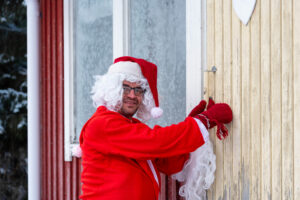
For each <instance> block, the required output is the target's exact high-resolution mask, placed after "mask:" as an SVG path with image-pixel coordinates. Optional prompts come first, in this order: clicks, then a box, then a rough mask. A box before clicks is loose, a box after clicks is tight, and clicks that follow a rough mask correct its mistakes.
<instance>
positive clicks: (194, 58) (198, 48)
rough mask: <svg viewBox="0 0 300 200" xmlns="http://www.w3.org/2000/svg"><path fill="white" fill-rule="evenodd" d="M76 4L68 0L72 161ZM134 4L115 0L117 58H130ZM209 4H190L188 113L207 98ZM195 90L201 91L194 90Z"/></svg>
mask: <svg viewBox="0 0 300 200" xmlns="http://www.w3.org/2000/svg"><path fill="white" fill-rule="evenodd" d="M73 1H74V0H64V140H65V141H64V152H65V156H64V157H65V161H72V156H73V155H72V149H73V148H74V147H76V146H78V145H79V144H78V142H74V141H75V138H76V133H75V128H74V85H73V83H74V81H73V80H74V77H73V73H74V56H73V53H74V46H73V42H74V41H73ZM129 11H130V0H113V58H117V57H120V56H126V55H130V13H129ZM205 15H206V0H201V1H194V0H186V88H187V89H186V111H187V112H186V113H189V111H190V110H191V109H192V108H193V106H195V105H196V104H197V103H198V102H199V100H200V99H202V98H203V71H204V69H205V66H206V55H205V52H206V49H205V46H206V44H205V41H206V34H205V33H206V16H205ZM194 88H199V89H197V90H194Z"/></svg>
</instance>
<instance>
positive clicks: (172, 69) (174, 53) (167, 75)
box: [130, 0, 186, 126]
mask: <svg viewBox="0 0 300 200" xmlns="http://www.w3.org/2000/svg"><path fill="white" fill-rule="evenodd" d="M130 12H131V30H130V31H131V55H132V56H135V57H140V58H145V59H147V60H149V61H151V62H154V63H155V64H156V65H157V67H158V92H159V95H160V99H159V100H160V106H161V107H162V108H163V110H164V115H163V117H162V118H161V119H159V120H153V121H152V122H150V123H149V125H151V126H152V125H153V124H160V125H162V126H166V125H170V124H172V123H177V122H179V121H182V120H184V118H185V107H186V95H185V94H186V92H185V89H186V78H185V74H186V70H185V69H186V62H185V61H186V43H185V39H186V36H185V0H164V1H161V0H143V1H140V0H132V1H131V11H130Z"/></svg>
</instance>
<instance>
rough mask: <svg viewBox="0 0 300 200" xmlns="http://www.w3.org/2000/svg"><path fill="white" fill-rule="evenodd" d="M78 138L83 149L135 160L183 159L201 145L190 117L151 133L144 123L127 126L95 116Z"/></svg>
mask: <svg viewBox="0 0 300 200" xmlns="http://www.w3.org/2000/svg"><path fill="white" fill-rule="evenodd" d="M81 134H82V136H81V137H82V139H81V140H82V141H81V148H83V149H84V148H89V149H93V151H97V152H101V153H104V154H114V155H123V156H126V157H130V158H135V159H153V158H163V157H165V158H166V157H172V156H176V155H182V154H186V153H189V152H192V151H194V150H196V149H197V148H198V147H199V146H201V145H203V144H204V140H203V137H202V134H201V132H200V130H199V128H198V125H197V123H196V122H195V120H194V119H192V118H190V117H188V118H186V120H185V121H183V122H181V123H179V124H176V125H171V126H167V127H159V126H155V127H154V128H153V129H151V128H149V127H148V126H147V125H145V124H143V123H130V122H128V120H125V119H123V117H111V116H100V117H99V116H96V117H94V118H93V119H91V120H90V121H89V122H88V124H87V125H86V126H85V127H84V129H83V131H82V133H81Z"/></svg>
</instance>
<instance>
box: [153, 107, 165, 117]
mask: <svg viewBox="0 0 300 200" xmlns="http://www.w3.org/2000/svg"><path fill="white" fill-rule="evenodd" d="M162 114H163V110H162V109H161V108H160V107H154V108H152V109H151V116H152V117H153V118H154V119H157V118H160V117H161V116H162Z"/></svg>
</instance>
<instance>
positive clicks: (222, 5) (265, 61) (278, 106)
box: [204, 0, 300, 200]
mask: <svg viewBox="0 0 300 200" xmlns="http://www.w3.org/2000/svg"><path fill="white" fill-rule="evenodd" d="M299 9H300V2H299V1H296V0H287V1H283V0H266V1H262V0H257V3H256V8H255V10H254V13H253V15H252V17H251V20H250V21H249V23H248V25H247V26H246V25H243V24H242V23H241V22H240V20H239V19H238V17H237V16H236V14H235V12H234V10H233V8H232V0H223V1H217V0H207V47H206V49H207V69H210V68H211V67H212V66H216V67H217V72H216V73H213V72H205V77H204V78H205V81H204V87H205V89H204V91H205V97H206V98H208V97H210V96H211V97H213V98H214V99H215V100H216V102H226V103H229V104H230V105H231V106H232V110H233V114H234V119H233V123H231V124H230V125H229V126H228V129H229V132H230V135H229V137H228V138H227V139H226V140H225V141H219V140H218V139H216V136H215V134H214V132H215V130H213V131H211V139H212V141H213V142H214V144H215V145H214V149H215V152H216V155H217V170H216V173H215V176H216V180H215V183H214V186H213V188H212V189H211V190H210V191H209V192H208V197H209V199H295V200H296V199H300V154H299V152H300V145H299V143H300V132H299V129H300V103H299V102H300V39H299V35H300V14H299V12H298V10H299Z"/></svg>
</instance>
